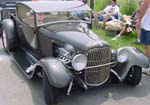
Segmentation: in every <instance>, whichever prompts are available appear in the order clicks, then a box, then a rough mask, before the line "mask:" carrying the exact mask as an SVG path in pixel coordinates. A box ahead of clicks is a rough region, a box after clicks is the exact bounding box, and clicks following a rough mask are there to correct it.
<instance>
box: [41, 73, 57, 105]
mask: <svg viewBox="0 0 150 105" xmlns="http://www.w3.org/2000/svg"><path fill="white" fill-rule="evenodd" d="M43 93H44V99H45V102H46V104H47V105H53V104H54V103H55V100H56V98H55V87H53V86H52V85H51V84H50V82H49V80H48V77H47V74H46V73H45V72H44V71H43Z"/></svg>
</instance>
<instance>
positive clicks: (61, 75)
mask: <svg viewBox="0 0 150 105" xmlns="http://www.w3.org/2000/svg"><path fill="white" fill-rule="evenodd" d="M40 63H41V65H42V68H44V71H45V72H46V74H47V76H48V79H49V82H50V83H51V85H52V86H54V87H56V88H63V87H66V86H67V85H68V84H69V83H70V82H71V80H72V75H71V72H70V71H69V70H68V69H67V68H66V67H65V66H64V65H63V63H62V62H60V61H59V60H57V59H55V58H45V59H42V60H40Z"/></svg>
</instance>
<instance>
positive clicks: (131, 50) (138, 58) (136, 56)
mask: <svg viewBox="0 0 150 105" xmlns="http://www.w3.org/2000/svg"><path fill="white" fill-rule="evenodd" d="M121 51H124V53H125V54H126V55H127V60H126V62H124V63H122V64H121V63H118V64H117V65H116V67H114V70H115V71H116V72H117V73H118V75H119V76H120V77H119V78H120V79H121V80H124V79H125V77H126V75H127V73H128V71H129V70H130V68H131V67H132V66H135V65H136V66H139V67H142V68H148V67H149V63H148V59H147V57H146V56H145V54H143V53H142V51H140V50H139V49H137V48H135V47H122V48H120V49H118V50H117V53H118V54H119V53H120V52H121ZM120 65H121V66H120ZM118 69H120V70H118Z"/></svg>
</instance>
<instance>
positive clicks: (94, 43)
mask: <svg viewBox="0 0 150 105" xmlns="http://www.w3.org/2000/svg"><path fill="white" fill-rule="evenodd" d="M55 38H56V39H58V40H60V41H61V42H64V43H68V44H71V45H73V46H74V47H76V48H78V49H82V50H88V49H90V48H93V47H104V46H109V45H108V43H107V42H106V41H104V40H103V39H101V38H99V37H98V36H97V35H96V34H95V33H93V32H91V31H89V33H84V32H77V31H61V32H57V33H56V34H55Z"/></svg>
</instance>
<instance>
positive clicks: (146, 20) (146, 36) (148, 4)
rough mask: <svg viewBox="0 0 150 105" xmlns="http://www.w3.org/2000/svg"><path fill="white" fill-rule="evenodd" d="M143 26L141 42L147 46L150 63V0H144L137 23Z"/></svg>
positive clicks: (138, 25)
mask: <svg viewBox="0 0 150 105" xmlns="http://www.w3.org/2000/svg"><path fill="white" fill-rule="evenodd" d="M136 26H137V28H138V29H140V27H141V35H140V42H141V43H142V44H144V45H145V46H146V56H147V58H148V62H149V64H150V0H144V2H143V5H142V7H141V11H140V13H139V16H138V21H137V24H136Z"/></svg>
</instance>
